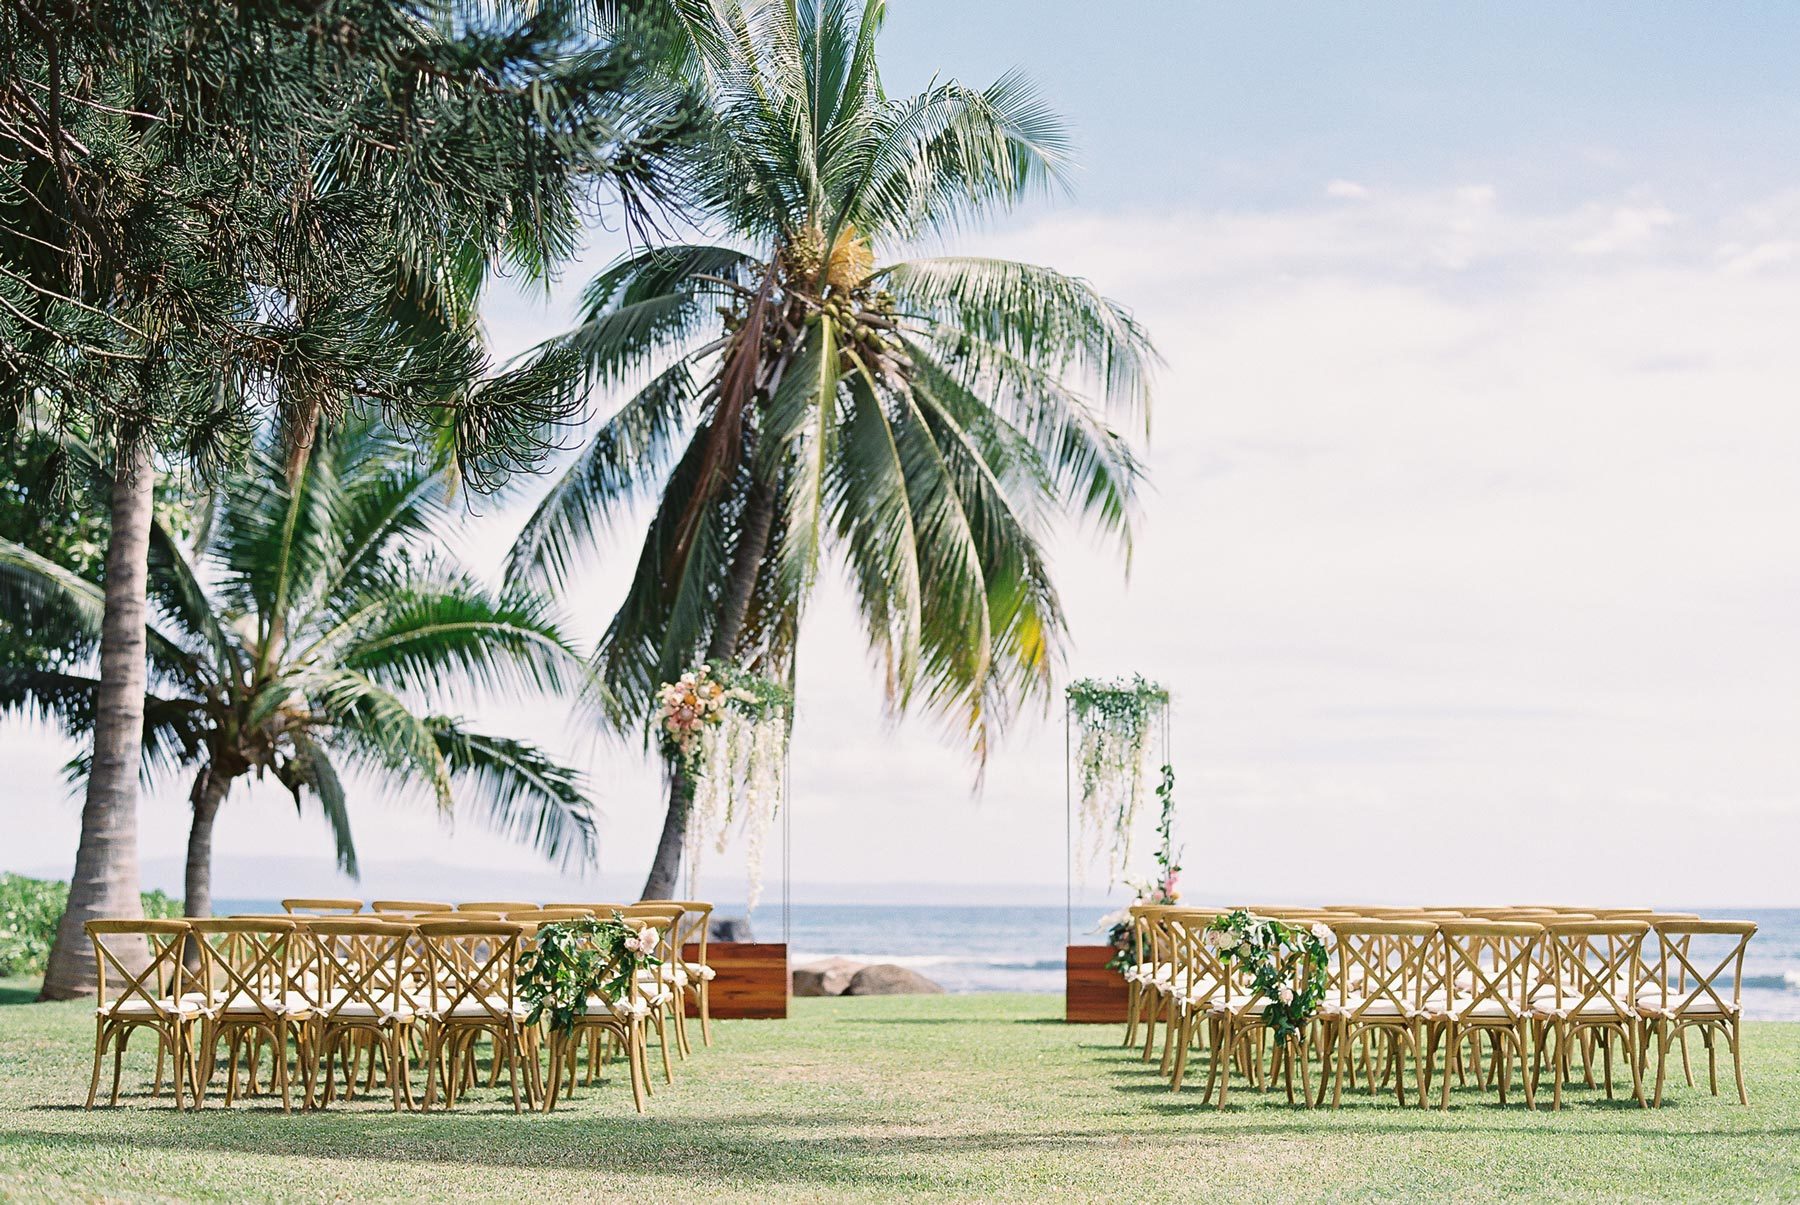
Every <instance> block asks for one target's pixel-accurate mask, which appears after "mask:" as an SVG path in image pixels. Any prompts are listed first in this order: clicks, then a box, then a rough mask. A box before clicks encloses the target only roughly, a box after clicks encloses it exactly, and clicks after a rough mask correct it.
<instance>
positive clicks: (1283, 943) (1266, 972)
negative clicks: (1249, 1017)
mask: <svg viewBox="0 0 1800 1205" xmlns="http://www.w3.org/2000/svg"><path fill="white" fill-rule="evenodd" d="M1325 935H1326V931H1325V929H1324V926H1322V925H1313V926H1311V927H1310V928H1304V929H1302V928H1299V927H1298V926H1295V925H1286V924H1283V923H1282V922H1280V921H1278V920H1272V919H1270V918H1268V917H1264V916H1256V915H1254V914H1253V913H1250V912H1246V911H1244V910H1243V909H1242V908H1240V909H1238V910H1237V911H1235V912H1230V913H1227V914H1226V915H1224V916H1221V917H1218V918H1216V919H1215V920H1214V921H1213V922H1212V924H1210V925H1208V926H1207V927H1206V933H1205V936H1204V937H1203V938H1202V940H1204V941H1205V943H1206V945H1207V946H1208V947H1209V948H1210V949H1212V950H1214V951H1216V952H1217V953H1218V955H1219V957H1220V958H1221V959H1222V960H1224V961H1226V962H1228V963H1234V964H1236V966H1237V968H1238V970H1240V971H1242V972H1244V973H1245V974H1246V975H1247V976H1248V978H1249V980H1250V989H1251V991H1252V992H1254V993H1256V994H1258V995H1260V996H1261V997H1262V998H1263V999H1264V1000H1266V1001H1268V1003H1267V1004H1266V1005H1265V1006H1264V1007H1263V1013H1262V1016H1263V1024H1265V1025H1267V1026H1268V1027H1269V1028H1270V1029H1271V1030H1273V1031H1274V1034H1275V1041H1276V1042H1277V1043H1282V1042H1286V1041H1287V1039H1288V1038H1289V1037H1290V1036H1291V1035H1293V1034H1295V1033H1298V1032H1299V1031H1300V1030H1301V1029H1303V1028H1305V1026H1306V1024H1307V1022H1308V1021H1311V1020H1312V1018H1313V1015H1314V1014H1315V1013H1317V1012H1318V1011H1319V1005H1320V1004H1321V1003H1323V1002H1324V1000H1325V984H1326V980H1327V979H1328V978H1329V971H1330V969H1331V962H1330V956H1329V955H1328V954H1327V953H1326V952H1325Z"/></svg>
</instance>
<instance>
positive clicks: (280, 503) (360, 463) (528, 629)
mask: <svg viewBox="0 0 1800 1205" xmlns="http://www.w3.org/2000/svg"><path fill="white" fill-rule="evenodd" d="M281 452H282V449H281V448H280V446H279V445H277V444H276V442H275V441H274V440H269V441H266V443H265V446H262V447H259V448H258V449H257V450H256V452H255V454H254V455H253V457H252V463H251V465H250V467H248V468H247V469H245V470H243V471H241V472H238V473H234V474H232V475H231V476H229V477H228V478H226V479H225V480H224V481H223V482H222V483H221V485H220V488H219V489H218V490H217V491H216V492H215V493H214V494H213V495H211V496H210V498H209V499H208V501H207V503H206V505H205V506H203V507H202V508H201V510H200V514H199V516H198V518H197V519H196V520H195V527H196V538H195V540H194V542H193V547H192V549H191V550H190V549H187V548H184V547H183V545H182V542H181V541H180V540H178V539H176V538H174V537H173V536H172V535H171V533H170V532H169V531H168V530H167V528H166V527H165V526H164V525H163V524H162V523H160V522H159V523H156V524H153V525H152V527H151V534H150V547H149V549H148V553H147V557H146V561H147V563H148V565H149V573H148V582H147V586H148V590H147V594H148V597H149V598H150V599H151V600H152V609H153V612H154V614H153V618H152V619H151V620H150V622H148V623H147V625H146V631H147V634H148V635H147V640H148V646H149V655H148V665H149V677H150V683H149V687H148V689H147V690H145V692H144V694H143V707H144V717H145V721H144V727H143V758H144V769H145V771H146V772H149V773H168V772H177V771H179V772H184V773H188V774H191V775H193V784H192V790H191V792H190V794H189V798H190V800H191V802H192V804H193V809H194V814H193V824H192V828H191V830H190V833H189V837H188V847H187V873H186V879H187V881H186V893H187V896H186V911H187V914H188V915H189V916H207V915H210V913H211V898H212V887H211V884H212V833H213V825H214V821H215V819H216V817H217V815H218V812H219V808H220V806H221V804H223V803H224V801H225V799H226V798H227V796H228V795H229V794H230V792H231V790H232V787H233V786H234V784H236V783H237V782H238V781H239V780H240V779H243V778H245V777H246V776H247V775H251V774H255V775H256V776H258V777H261V776H263V775H264V774H270V775H273V776H274V778H275V779H276V780H277V781H278V782H280V783H281V784H282V785H284V786H285V787H287V788H288V790H289V791H291V792H292V794H293V796H294V801H295V804H296V806H300V805H301V804H302V803H303V802H310V803H311V804H314V805H316V806H317V808H318V809H319V811H320V812H321V813H322V814H323V816H324V818H325V820H326V822H327V825H328V826H329V828H330V830H331V833H332V836H333V839H334V841H335V844H336V851H337V862H338V865H339V866H340V867H341V868H342V869H343V870H344V871H345V872H346V873H348V874H350V875H353V876H354V875H355V874H356V873H357V857H356V847H355V843H354V842H353V840H352V838H351V830H350V807H349V794H348V792H347V790H346V788H345V786H344V783H343V781H342V778H341V777H340V769H341V768H351V769H357V770H362V771H364V772H366V773H370V774H372V775H373V776H374V777H375V779H376V780H377V781H379V782H381V783H382V784H383V787H384V789H386V790H391V791H393V792H395V793H406V792H408V791H412V792H415V793H417V792H419V791H422V792H423V793H424V794H426V795H427V796H429V797H430V798H432V799H433V800H434V801H435V802H436V804H437V806H438V808H439V809H440V810H441V811H442V812H443V813H445V814H446V815H448V814H449V813H450V812H451V810H452V807H453V804H455V803H458V802H460V803H461V804H462V805H463V806H469V805H473V806H474V807H476V808H477V809H478V810H479V811H481V812H482V813H483V814H484V816H485V817H486V819H487V820H488V822H489V823H490V824H491V825H493V826H494V827H495V828H497V829H498V830H500V831H502V832H504V833H507V834H509V835H511V836H514V837H516V838H518V839H520V840H524V841H528V842H530V843H531V844H532V845H534V846H535V847H536V848H537V849H538V850H540V851H541V852H542V853H544V854H545V855H546V856H547V857H550V858H553V859H560V860H562V861H564V862H565V863H577V864H591V863H592V862H593V860H594V852H595V840H594V826H593V819H592V815H591V806H590V804H589V802H588V800H587V798H586V796H585V795H584V794H583V791H582V788H581V784H580V781H579V776H578V775H577V773H576V772H575V771H573V770H571V769H569V768H567V767H565V766H563V765H560V764H558V763H557V762H556V761H554V760H553V759H551V758H550V757H548V756H546V755H545V754H544V753H543V752H542V751H541V750H539V749H538V748H536V747H534V746H532V745H530V744H528V743H526V742H523V741H519V740H514V739H510V738H507V737H502V736H495V735H490V734H486V733H482V732H478V731H474V730H472V729H470V728H469V727H468V726H467V725H466V724H465V723H464V722H463V721H461V720H460V719H457V718H455V717H454V716H452V715H449V714H444V713H443V712H441V711H439V710H435V709H434V706H435V705H441V704H443V703H445V702H447V699H448V697H449V696H452V695H455V694H457V693H459V692H466V691H468V690H470V689H478V690H482V691H515V692H516V691H529V692H540V691H545V692H553V693H556V692H569V691H573V690H577V689H579V688H581V687H582V686H583V685H585V683H586V682H587V680H588V671H587V667H586V665H585V664H584V662H583V661H582V658H581V656H580V654H579V653H578V652H576V650H575V649H574V648H572V647H571V645H570V643H569V641H568V639H567V638H566V637H565V636H564V635H563V633H562V630H561V628H560V627H559V626H558V624H557V622H556V620H555V618H554V616H553V614H552V608H551V606H550V603H549V601H548V599H547V598H546V597H545V595H544V594H543V593H541V592H538V591H535V590H532V589H530V588H529V587H524V586H514V587H512V588H509V589H507V590H505V591H502V592H500V593H498V594H496V593H494V592H492V591H490V590H487V589H484V588H483V587H482V586H480V585H479V584H478V583H477V582H475V581H474V580H473V579H472V578H471V577H470V576H468V575H467V574H466V573H464V572H462V571H461V570H459V569H458V568H457V567H456V566H455V565H454V564H452V563H451V562H449V561H448V560H447V559H445V558H444V557H442V556H440V555H437V554H435V553H433V552H432V551H430V550H429V548H428V547H427V546H426V545H424V544H423V542H422V541H421V540H420V536H421V535H422V534H423V533H427V532H429V531H431V530H433V529H435V528H437V527H438V526H439V525H440V524H442V523H444V522H445V521H446V518H447V503H448V501H449V482H448V479H447V476H446V474H445V473H444V472H443V471H441V470H440V469H439V468H437V467H435V466H433V465H432V464H430V463H425V462H422V461H420V459H419V458H417V457H416V456H415V455H413V454H411V453H408V452H406V450H405V449H404V447H403V445H402V444H401V443H400V442H399V441H398V439H397V437H395V436H394V435H391V434H389V433H386V432H384V431H382V430H379V429H377V428H375V427H372V426H370V425H367V424H360V425H352V426H350V427H349V428H347V429H345V430H344V431H342V432H341V433H340V434H338V435H336V436H334V437H333V438H332V439H330V440H326V441H321V442H320V443H319V444H318V445H317V446H316V447H315V448H314V450H313V453H312V455H311V456H310V457H309V458H308V459H307V461H306V464H305V466H304V468H303V469H302V471H301V473H300V476H299V479H298V482H297V483H296V484H295V485H294V486H293V487H291V488H290V486H289V484H288V469H287V465H286V463H285V458H284V457H283V455H282V454H281ZM95 463H96V461H94V460H90V461H89V465H90V468H92V467H93V465H94V464H95ZM34 612H35V613H39V614H42V613H45V612H52V613H57V614H59V615H61V616H64V617H66V618H67V619H68V620H69V621H70V622H71V623H73V624H74V625H75V626H76V629H77V630H78V631H79V632H81V633H82V634H83V638H81V639H78V640H77V641H76V642H75V643H74V644H73V645H71V646H69V647H66V648H64V649H61V650H58V652H57V654H56V655H55V656H53V657H47V658H44V659H43V661H42V663H40V664H37V665H18V664H8V665H6V666H4V667H0V711H5V712H21V711H30V712H35V713H37V714H40V715H43V716H46V717H48V718H51V719H53V720H55V721H56V722H58V723H59V724H60V725H61V726H62V728H63V729H64V730H65V731H66V732H68V733H69V734H70V735H72V736H76V737H78V738H88V737H92V736H93V735H95V733H96V729H97V720H98V717H97V715H96V700H97V699H99V698H100V697H101V696H100V693H99V682H98V680H97V679H96V678H94V677H92V676H91V675H90V673H89V672H87V671H88V663H90V662H91V658H92V652H93V649H94V640H95V637H96V636H97V635H98V633H99V624H100V621H101V617H102V615H103V614H110V613H111V612H110V611H108V610H107V609H106V605H105V596H104V592H103V588H102V586H101V585H100V584H99V583H97V582H95V581H92V580H90V579H88V578H86V577H83V576H82V575H81V574H79V573H75V572H72V571H70V570H68V569H66V568H64V567H63V566H61V565H59V564H57V563H56V562H55V561H54V560H52V559H50V558H48V557H45V556H43V555H41V554H38V553H35V552H32V551H30V550H28V549H26V548H24V547H22V546H21V545H19V544H16V543H13V542H12V541H6V540H0V614H4V615H5V617H6V618H8V619H12V618H13V617H14V616H15V615H16V616H19V617H21V619H23V618H26V617H29V616H30V615H31V614H33V613H34ZM101 752H102V751H101V750H100V749H99V748H98V747H97V746H96V747H95V749H94V751H93V753H92V754H91V755H90V756H86V757H84V758H82V759H81V762H80V764H78V765H76V766H75V767H74V770H75V771H76V772H77V773H80V774H83V775H86V774H87V773H88V772H89V770H90V768H91V767H90V766H89V765H88V764H87V763H88V762H89V761H90V760H91V758H92V757H98V756H100V754H101ZM134 756H135V755H134Z"/></svg>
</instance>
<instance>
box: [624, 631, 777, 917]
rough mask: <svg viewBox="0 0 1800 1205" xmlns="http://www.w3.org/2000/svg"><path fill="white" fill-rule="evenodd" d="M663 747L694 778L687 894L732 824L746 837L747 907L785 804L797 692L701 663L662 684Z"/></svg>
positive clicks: (756, 892)
mask: <svg viewBox="0 0 1800 1205" xmlns="http://www.w3.org/2000/svg"><path fill="white" fill-rule="evenodd" d="M656 703H657V708H656V717H655V724H656V728H657V731H658V732H659V733H660V734H661V736H662V742H663V750H664V753H665V754H666V755H667V756H668V757H669V758H670V759H671V760H673V761H675V762H677V763H679V765H680V766H681V769H682V772H683V773H685V774H686V775H687V777H688V780H689V781H690V782H691V783H693V787H694V797H693V800H692V801H691V803H690V804H689V807H688V828H687V841H686V848H687V850H688V851H689V852H688V880H689V890H688V894H689V895H693V894H695V892H694V889H693V883H694V880H695V878H696V877H697V876H698V874H699V870H700V853H701V851H702V849H703V848H704V847H705V846H706V844H707V842H708V840H710V841H711V842H712V844H713V847H714V849H716V850H717V851H718V852H719V853H724V852H725V848H726V846H727V844H728V843H729V842H730V839H731V830H732V825H733V823H734V822H735V823H736V825H737V827H738V831H739V832H740V833H742V834H743V836H744V838H745V852H744V861H745V868H746V871H747V873H748V875H749V888H748V893H747V899H746V902H747V907H750V908H754V907H756V902H757V900H758V898H760V897H761V895H762V851H763V844H764V841H765V839H766V838H767V836H768V832H769V826H770V824H771V823H772V822H773V821H774V819H775V816H776V814H777V813H778V812H780V810H781V804H782V792H783V788H784V785H785V774H784V770H785V768H786V764H787V738H788V715H789V713H790V711H791V709H792V707H793V695H791V694H790V693H789V692H788V691H787V689H786V688H785V687H783V686H782V685H781V684H780V683H777V682H774V681H771V680H770V679H768V678H763V677H759V676H757V675H756V674H753V673H750V672H749V671H747V670H742V669H738V668H735V667H730V666H719V667H714V666H712V665H710V664H701V665H699V666H696V667H695V668H693V669H691V670H689V671H688V672H686V673H684V674H682V675H681V677H679V678H677V679H676V680H675V681H673V682H665V683H663V684H662V686H661V687H660V688H658V690H657V692H656Z"/></svg>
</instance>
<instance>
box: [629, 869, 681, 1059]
mask: <svg viewBox="0 0 1800 1205" xmlns="http://www.w3.org/2000/svg"><path fill="white" fill-rule="evenodd" d="M686 911H687V906H686V905H685V904H681V903H678V902H677V901H674V900H640V901H639V902H637V903H635V904H627V905H626V906H625V907H623V908H621V909H619V915H620V917H622V918H624V919H625V920H627V921H643V922H645V927H644V928H642V929H640V930H639V935H640V936H642V935H643V934H644V933H648V932H649V931H650V929H651V928H654V929H655V930H656V936H655V941H656V948H655V949H654V950H652V951H650V953H651V954H652V955H654V957H655V958H656V960H657V965H656V966H654V967H644V968H641V969H640V970H639V972H638V974H639V977H640V978H641V979H643V980H644V981H645V982H646V983H648V984H651V985H652V986H653V987H654V989H655V990H653V991H652V992H651V999H652V1002H653V1003H654V1004H655V1005H656V1007H657V1008H659V1009H661V1010H662V1013H663V1016H664V1017H665V1018H666V1020H667V1021H673V1022H674V1026H675V1051H676V1053H677V1054H679V1055H680V1056H681V1057H682V1058H683V1059H684V1060H685V1059H686V1058H687V1056H688V1055H689V1054H691V1053H692V1052H693V1047H692V1046H691V1045H690V1044H689V1043H688V1036H687V983H688V974H687V962H686V960H685V959H683V958H682V956H681V945H680V939H679V933H680V930H681V918H682V915H683V914H684V913H685V912H686Z"/></svg>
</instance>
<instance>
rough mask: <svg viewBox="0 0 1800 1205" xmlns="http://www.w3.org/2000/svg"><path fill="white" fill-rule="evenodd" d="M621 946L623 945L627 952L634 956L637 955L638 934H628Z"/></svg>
mask: <svg viewBox="0 0 1800 1205" xmlns="http://www.w3.org/2000/svg"><path fill="white" fill-rule="evenodd" d="M620 944H621V945H623V946H624V947H625V948H626V949H627V950H630V951H631V952H632V953H633V954H635V953H637V952H638V936H637V934H635V933H627V934H626V935H625V940H624V941H623V942H621V943H620Z"/></svg>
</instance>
